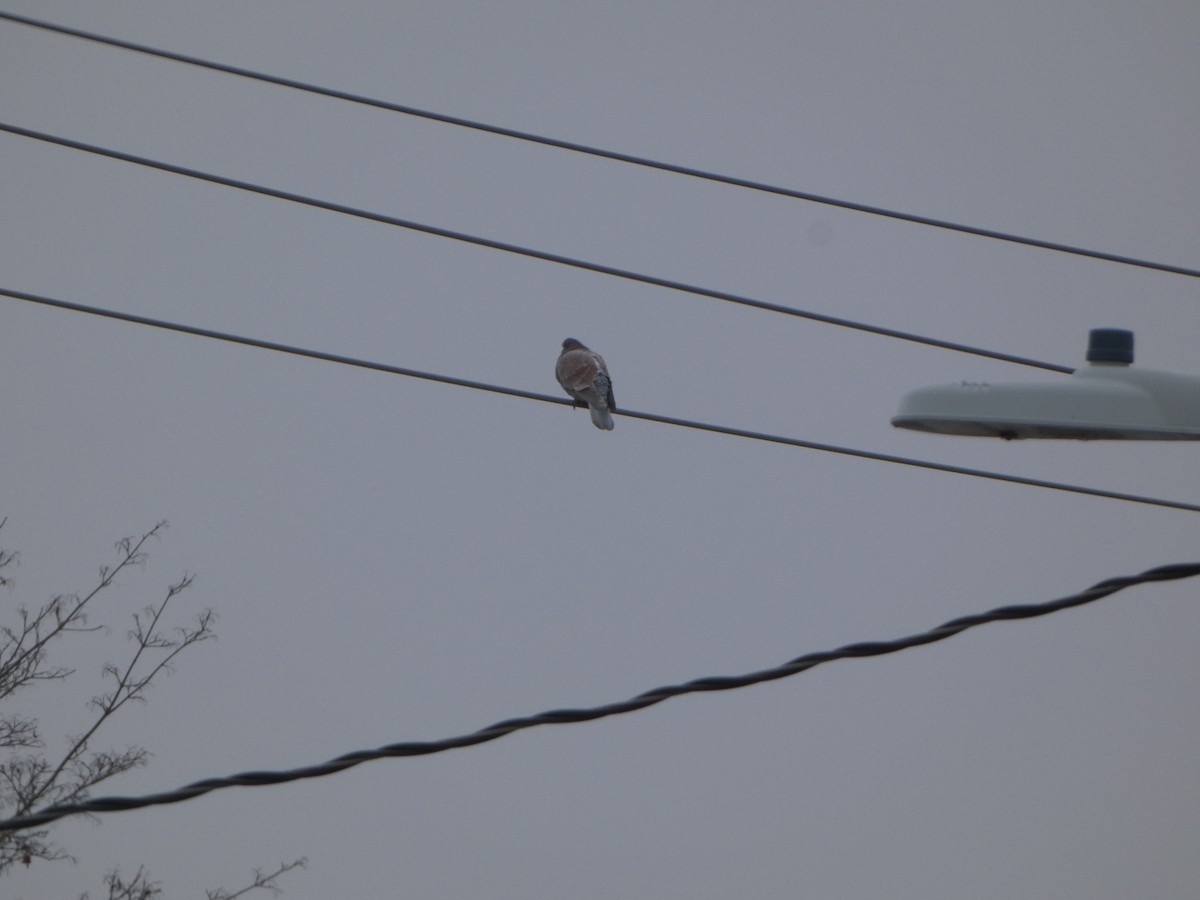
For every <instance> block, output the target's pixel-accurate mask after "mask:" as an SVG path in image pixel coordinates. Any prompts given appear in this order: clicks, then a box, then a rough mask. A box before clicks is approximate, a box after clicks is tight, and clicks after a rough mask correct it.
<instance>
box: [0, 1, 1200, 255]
mask: <svg viewBox="0 0 1200 900" xmlns="http://www.w3.org/2000/svg"><path fill="white" fill-rule="evenodd" d="M0 19H4V20H7V21H9V22H14V23H16V24H19V25H27V26H29V27H30V28H40V29H42V30H44V31H52V32H56V33H58V34H62V35H66V36H68V37H74V38H80V39H82V40H85V41H92V42H94V43H98V44H106V45H108V46H110V47H118V48H120V49H122V50H131V51H133V52H135V53H143V54H146V55H148V56H156V57H159V58H160V59H166V60H171V61H173V62H179V63H185V64H187V65H190V66H200V67H202V68H205V69H211V70H213V71H216V72H223V73H225V74H227V75H236V76H238V77H241V78H250V79H253V80H255V81H262V82H266V83H268V84H274V85H278V86H280V87H286V88H291V89H293V90H297V91H304V92H307V93H310V94H318V95H320V96H323V97H331V98H333V99H335V100H345V101H348V102H350V103H357V104H359V105H362V106H370V107H374V108H376V109H383V110H387V111H389V112H395V113H401V114H403V115H407V116H415V117H418V118H422V119H428V120H430V121H433V122H440V123H442V124H445V125H455V126H457V127H460V128H469V129H472V130H474V131H481V132H486V133H488V134H495V135H499V136H501V137H507V138H513V139H515V140H519V141H527V142H530V143H534V144H542V145H544V146H547V147H555V148H557V149H560V150H569V151H571V152H574V153H585V154H588V155H590V156H596V157H600V158H602V159H609V160H613V161H616V162H623V163H628V164H630V165H634V166H641V167H643V168H647V169H657V170H659V171H662V172H671V173H673V174H675V175H686V176H688V177H690V178H699V179H702V180H704V181H713V182H717V183H719V184H726V185H731V186H733V187H740V188H747V189H749V190H752V191H761V192H763V193H768V194H776V195H779V196H782V197H791V198H793V199H796V200H805V201H808V202H809V203H818V204H822V205H824V206H833V207H837V208H839V209H845V210H850V211H851V212H860V213H866V214H868V215H872V216H882V217H884V218H889V219H896V220H899V221H902V222H911V223H915V224H917V225H927V226H929V227H931V228H940V229H944V230H947V231H956V232H959V233H962V234H970V235H975V236H977V237H984V238H991V239H993V240H997V241H1006V242H1008V243H1013V244H1023V245H1025V246H1028V247H1036V248H1038V249H1041V250H1053V251H1055V252H1058V253H1069V254H1072V255H1075V256H1084V257H1089V258H1091V259H1098V260H1104V261H1106V262H1113V263H1119V264H1120V265H1125V266H1137V267H1140V268H1144V269H1156V270H1158V271H1161V272H1169V273H1172V274H1175V275H1187V276H1189V277H1192V278H1200V269H1192V268H1187V267H1185V266H1176V265H1170V264H1168V263H1159V262H1152V261H1150V260H1146V259H1138V258H1135V257H1132V256H1123V255H1120V254H1116V253H1105V252H1102V251H1099V250H1089V249H1087V248H1085V247H1076V246H1071V245H1069V244H1061V243H1056V242H1054V241H1043V240H1039V239H1038V238H1031V237H1024V236H1022V235H1019V234H1012V233H1009V232H1004V231H995V230H993V229H990V228H979V227H976V226H973V225H963V224H960V223H956V222H950V221H947V220H945V219H935V218H931V217H929V216H921V215H916V214H913V213H906V212H900V211H898V210H894V209H887V208H885V207H881V206H871V205H868V204H865V203H855V202H853V201H850V200H839V199H836V198H834V197H827V196H823V195H821V194H813V193H809V192H807V191H798V190H793V189H792V188H786V187H780V186H779V185H773V184H767V183H765V182H761V181H751V180H749V179H746V178H737V177H734V176H731V175H721V174H719V173H717V172H710V171H705V170H703V169H696V168H692V167H690V166H681V165H676V164H674V163H669V162H662V161H660V160H655V159H650V158H648V157H644V156H635V155H633V154H629V153H620V152H617V151H614V150H605V149H603V148H600V147H594V146H590V145H588V144H581V143H576V142H574V141H565V140H561V139H559V138H553V137H547V136H545V135H539V134H534V133H532V132H528V131H518V130H517V129H514V128H505V127H503V126H500V125H489V124H487V123H485V122H479V121H476V120H473V119H465V118H461V117H459V116H451V115H446V114H444V113H438V112H432V111H430V110H426V109H419V108H417V107H415V106H406V105H404V104H400V103H391V102H389V101H386V100H379V99H376V98H373V97H367V96H364V95H362V94H354V93H350V92H348V91H341V90H336V89H333V88H326V87H321V86H320V85H316V84H311V83H308V82H304V81H297V80H295V79H292V78H282V77H280V76H278V75H269V74H267V73H265V72H258V71H255V70H253V69H245V68H241V67H240V66H231V65H226V64H225V63H219V62H214V61H212V60H208V59H202V58H201V57H198V56H188V55H186V54H183V53H174V52H171V51H169V50H161V49H158V48H156V47H151V46H148V45H146V44H138V43H134V42H133V41H125V40H121V39H119V38H113V37H106V36H105V35H100V34H96V33H94V32H90V31H83V30H81V29H76V28H68V27H66V26H63V25H56V24H54V23H52V22H45V21H42V20H39V19H31V18H27V17H26V16H18V15H15V14H13V13H8V12H0Z"/></svg>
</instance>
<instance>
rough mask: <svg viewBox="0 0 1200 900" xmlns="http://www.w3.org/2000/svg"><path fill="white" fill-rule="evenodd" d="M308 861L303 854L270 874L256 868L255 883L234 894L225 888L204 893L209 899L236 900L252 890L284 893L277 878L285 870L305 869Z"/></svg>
mask: <svg viewBox="0 0 1200 900" xmlns="http://www.w3.org/2000/svg"><path fill="white" fill-rule="evenodd" d="M307 863H308V860H307V859H305V858H304V857H303V856H302V857H300V858H299V859H297V860H295V861H294V862H290V863H282V864H280V866H279V868H278V869H276V870H275V871H274V872H272V873H270V874H269V875H264V874H263V873H262V871H261V870H259V869H255V870H254V883H253V884H249V885H247V886H246V887H244V888H242V889H241V890H240V891H235V892H234V893H232V894H231V893H229V892H228V891H226V890H225V889H224V888H217V889H216V890H215V891H205V892H204V893H205V895H206V896H207V900H235V898H237V897H241V896H242V895H243V894H248V893H250V892H251V891H257V890H266V891H270V892H271V893H272V894H276V895H278V894H280V893H282V889H281V888H280V887H279V885H277V884H276V883H275V879H276V878H278V877H279V876H280V875H282V874H283V873H284V872H290V871H291V870H292V869H296V868H300V869H303V868H304V867H305V865H307Z"/></svg>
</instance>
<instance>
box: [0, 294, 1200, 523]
mask: <svg viewBox="0 0 1200 900" xmlns="http://www.w3.org/2000/svg"><path fill="white" fill-rule="evenodd" d="M0 296H5V297H11V298H12V299H14V300H23V301H26V302H28V303H35V304H38V305H41V306H49V307H53V308H56V309H63V310H68V311H71V312H81V313H87V314H88V315H93V316H99V317H101V318H106V319H115V320H117V321H120V322H129V323H132V324H136V325H147V326H149V327H151V328H160V329H163V330H166V331H174V332H178V333H180V334H189V335H193V336H196V337H206V338H211V339H213V340H218V341H224V342H226V343H232V344H242V345H244V346H247V347H256V348H258V349H261V350H274V351H276V352H279V353H287V354H291V355H293V356H301V357H307V358H308V359H318V360H323V361H325V362H332V363H337V364H339V365H345V366H355V367H357V368H361V369H372V370H375V371H377V372H385V373H387V374H390V375H403V376H406V377H408V378H418V379H422V380H425V381H435V382H438V383H441V384H450V385H455V386H457V387H465V388H471V389H473V390H478V391H488V392H490V393H494V394H506V395H508V396H510V397H521V398H523V399H526V400H538V401H540V402H542V403H557V404H560V405H565V406H571V405H573V403H572V401H571V400H568V399H566V398H563V397H552V396H549V395H547V394H540V393H537V392H535V391H525V390H521V389H519V388H511V387H504V386H503V385H498V384H489V383H487V382H482V381H471V380H469V379H466V378H457V377H454V376H450V375H438V374H435V373H432V372H422V371H420V370H417V369H409V368H405V367H403V366H394V365H390V364H388V363H380V362H372V361H370V360H366V359H358V358H356V357H353V356H343V355H340V354H336V353H326V352H323V351H320V350H308V349H305V348H303V347H296V346H293V345H291V344H283V343H279V342H276V341H266V340H260V339H258V338H252V337H246V336H244V335H238V334H232V333H229V332H223V331H215V330H213V329H210V328H198V327H195V326H192V325H183V324H180V323H178V322H169V321H166V320H164V319H155V318H151V317H149V316H139V315H135V314H133V313H125V312H120V311H118V310H113V309H105V308H103V307H98V306H88V305H85V304H82V303H74V302H71V301H68V300H57V299H54V298H51V297H45V296H41V295H39V294H31V293H28V292H26V291H18V290H12V289H10V288H4V287H0ZM614 412H616V414H617V415H621V416H625V417H627V418H631V419H643V420H645V421H647V422H658V423H660V424H663V425H676V426H679V427H681V428H691V429H695V430H697V431H708V432H712V433H714V434H726V435H730V436H732V437H740V438H747V439H749V440H755V441H764V442H767V443H773V444H784V445H787V446H791V447H799V448H802V449H805V450H819V451H821V452H824V453H834V454H838V455H842V456H853V457H858V458H859V459H870V460H875V461H877V462H887V463H894V464H896V465H902V466H911V467H915V468H921V469H931V470H933V471H938V472H949V473H951V474H955V475H968V476H971V477H975V478H986V479H989V480H992V481H1001V482H1007V483H1010V484H1021V485H1026V486H1028V487H1037V488H1046V489H1048V490H1055V491H1065V492H1068V493H1073V494H1085V495H1088V496H1092V497H1100V498H1103V499H1106V500H1124V501H1127V502H1130V503H1141V504H1145V505H1148V506H1160V507H1166V508H1169V509H1180V510H1185V511H1187V512H1200V505H1197V504H1194V503H1184V502H1182V501H1179V500H1166V499H1160V498H1155V497H1145V496H1141V495H1139V494H1127V493H1121V492H1118V491H1108V490H1103V489H1101V488H1090V487H1083V486H1081V485H1074V484H1065V483H1062V482H1056V481H1045V480H1043V479H1039V478H1025V477H1023V476H1020V475H1007V474H1004V473H1002V472H990V471H987V470H986V469H972V468H967V467H965V466H953V465H948V464H946V463H938V462H931V461H929V460H923V459H913V458H910V457H904V456H894V455H891V454H887V453H875V452H873V451H870V450H857V449H855V448H853V447H842V446H838V445H836V444H824V443H819V442H816V441H806V440H802V439H800V438H792V437H785V436H783V435H777V434H767V433H765V432H760V431H751V430H749V429H744V428H733V427H731V426H727V425H715V424H711V423H708V422H697V421H694V420H691V419H681V418H676V417H674V416H664V415H658V414H656V413H646V412H638V411H636V410H631V409H624V408H623V409H620V410H615V411H614Z"/></svg>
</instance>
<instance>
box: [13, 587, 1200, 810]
mask: <svg viewBox="0 0 1200 900" xmlns="http://www.w3.org/2000/svg"><path fill="white" fill-rule="evenodd" d="M1196 575H1200V563H1181V564H1177V565H1169V566H1161V567H1159V568H1155V569H1150V570H1149V571H1146V572H1143V573H1142V574H1140V575H1132V576H1124V577H1120V578H1109V579H1107V580H1106V581H1101V582H1100V583H1098V584H1095V585H1093V586H1092V587H1090V588H1088V589H1087V590H1085V591H1082V592H1080V593H1078V594H1072V595H1071V596H1069V597H1064V598H1062V599H1060V600H1052V601H1050V602H1048V603H1040V604H1027V605H1021V606H1002V607H999V608H998V609H993V610H991V611H990V612H985V613H978V614H976V615H970V616H963V617H961V618H958V619H952V620H950V621H949V622H946V623H945V624H943V625H939V626H938V627H937V628H934V629H931V630H930V631H926V632H923V633H921V634H914V635H911V636H909V637H902V638H898V639H895V640H889V641H868V642H864V643H859V644H847V645H846V646H844V647H840V648H838V649H837V650H824V651H817V652H815V653H806V654H805V655H803V656H798V657H796V658H795V659H793V660H791V661H789V662H786V663H784V664H783V665H780V666H775V667H774V668H770V669H762V670H760V671H757V672H750V673H747V674H745V675H732V676H716V677H710V678H697V679H695V680H694V681H688V682H685V683H683V684H673V685H667V686H665V687H660V688H655V689H654V690H650V691H646V692H644V693H641V694H638V695H637V696H636V697H632V698H630V699H629V700H625V701H621V702H617V703H610V704H607V705H604V706H593V707H590V708H583V709H555V710H549V711H547V712H543V713H539V714H537V715H533V716H524V717H521V718H515V719H505V720H504V721H502V722H497V723H496V724H494V725H489V726H488V727H487V728H481V729H480V730H479V731H473V732H471V733H469V734H463V735H458V736H456V737H450V738H443V739H442V740H436V741H406V742H403V743H397V744H389V745H387V746H385V747H380V748H378V749H376V750H358V751H356V752H353V753H347V754H345V755H343V756H339V757H337V758H336V759H331V760H329V761H328V762H325V763H320V764H318V765H314V766H306V767H304V768H300V769H286V770H283V771H258V772H242V773H240V774H238V775H230V776H228V777H226V778H207V779H205V780H204V781H197V782H195V783H193V784H189V785H187V786H186V787H182V788H179V789H178V790H174V791H165V792H163V793H159V794H147V795H145V796H141V797H99V798H96V799H94V800H85V801H83V802H81V803H64V804H60V805H58V806H50V807H47V808H46V809H43V810H41V811H39V812H36V813H32V814H30V815H25V816H17V817H15V818H11V819H6V820H3V821H0V832H9V831H17V830H20V829H23V828H35V827H38V826H41V825H46V824H48V823H50V822H53V821H55V820H57V819H61V818H62V817H63V816H69V815H76V814H79V813H101V812H118V811H120V810H127V809H140V808H142V807H146V806H160V805H163V804H167V803H179V802H180V801H183V800H191V799H192V798H193V797H199V796H201V795H202V794H207V793H209V792H210V791H215V790H218V789H220V788H227V787H253V786H263V785H269V784H283V783H285V782H289V781H299V780H301V779H305V778H321V777H324V776H326V775H333V774H335V773H337V772H341V771H343V770H345V769H350V768H353V767H354V766H357V765H360V764H361V763H365V762H371V761H373V760H377V759H390V758H403V757H410V756H428V755H430V754H433V753H443V752H445V751H447V750H455V749H457V748H460V747H471V746H474V745H476V744H483V743H487V742H488V741H494V740H496V739H497V738H502V737H505V736H507V735H510V734H512V733H513V732H515V731H522V730H524V729H527V728H534V727H535V726H538V725H569V724H573V723H577V722H590V721H593V720H595V719H604V718H607V717H608V716H616V715H622V714H624V713H630V712H635V711H637V710H640V709H645V708H646V707H649V706H654V705H655V704H658V703H662V702H663V701H664V700H669V699H670V698H671V697H679V696H682V695H684V694H697V693H706V692H711V691H728V690H733V689H735V688H743V687H749V686H750V685H755V684H762V683H763V682H767V681H775V680H778V679H780V678H788V677H790V676H792V675H798V674H800V673H801V672H806V671H808V670H809V669H812V668H815V667H816V666H819V665H821V664H822V663H827V662H832V661H833V660H837V659H863V658H866V657H870V656H885V655H887V654H890V653H897V652H899V651H900V650H906V649H908V648H910V647H919V646H922V645H924V644H932V643H935V642H937V641H944V640H945V639H946V638H949V637H953V636H954V635H956V634H961V633H962V632H964V631H967V630H968V629H971V628H975V627H977V626H979V625H984V624H987V623H989V622H1009V621H1014V620H1017V619H1033V618H1037V617H1038V616H1045V615H1049V614H1050V613H1054V612H1059V611H1061V610H1064V609H1070V608H1072V607H1076V606H1083V605H1084V604H1087V603H1094V602H1095V601H1097V600H1100V599H1101V598H1103V597H1107V596H1109V595H1111V594H1115V593H1116V592H1117V591H1120V590H1124V589H1125V588H1127V587H1131V586H1133V585H1136V584H1145V583H1149V582H1159V581H1172V580H1176V579H1180V578H1192V577H1194V576H1196Z"/></svg>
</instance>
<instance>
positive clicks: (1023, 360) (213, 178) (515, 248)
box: [0, 122, 1073, 374]
mask: <svg viewBox="0 0 1200 900" xmlns="http://www.w3.org/2000/svg"><path fill="white" fill-rule="evenodd" d="M0 131H4V132H8V133H9V134H14V135H17V136H19V137H25V138H30V139H32V140H35V141H44V142H46V143H50V144H57V145H58V146H61V147H67V148H69V149H72V150H80V151H82V152H84V153H91V154H95V155H97V156H104V157H107V158H109V159H115V160H119V161H121V162H127V163H132V164H134V165H138V166H145V167H148V168H151V169H157V170H159V171H162V172H168V173H170V174H172V175H182V176H184V177H187V178H194V179H197V180H199V181H206V182H209V183H210V184H218V185H221V186H223V187H230V188H234V189H236V190H241V191H249V192H251V193H255V194H261V195H263V196H266V197H273V198H275V199H277V200H286V201H288V202H290V203H299V204H302V205H304V206H310V207H314V208H316V209H322V210H325V211H327V212H334V213H339V214H341V215H346V216H353V217H355V218H359V219H367V220H369V221H372V222H380V223H382V224H384V225H393V226H395V227H397V228H404V229H408V230H410V231H416V232H420V233H422V234H428V235H433V236H434V237H441V238H447V239H449V240H452V241H459V242H462V243H466V244H473V245H475V246H477V247H486V248H488V249H490V250H499V251H501V252H504V253H513V254H516V255H518V256H525V257H528V258H530V259H537V260H541V261H542V262H550V263H555V264H556V265H562V266H568V267H571V268H575V269H583V270H585V271H588V272H596V273H598V274H601V275H610V276H612V277H614V278H621V279H624V280H626V281H635V282H638V283H640V284H649V285H653V286H655V287H662V288H667V289H669V290H673V291H680V292H682V293H686V294H694V295H696V296H699V297H708V298H710V299H713V300H721V301H724V302H726V303H735V304H738V305H740V306H748V307H752V308H754V309H762V310H767V311H768V312H776V313H782V314H784V315H789V316H795V317H797V318H801V319H808V320H810V321H813V322H821V323H823V324H826V325H834V326H837V327H839V328H849V329H853V330H855V331H863V332H867V333H869V334H876V335H880V336H882V337H888V338H895V339H896V340H901V341H909V342H911V343H914V344H922V345H925V346H928V347H938V348H940V349H942V350H953V351H955V352H958V353H969V354H971V355H974V356H982V357H986V358H988V359H995V360H999V361H1001V362H1008V363H1014V364H1016V365H1022V366H1030V367H1033V368H1038V369H1048V370H1049V371H1052V372H1061V373H1065V374H1070V373H1071V372H1072V371H1073V370H1072V369H1071V368H1070V367H1068V366H1063V365H1058V364H1057V363H1048V362H1042V361H1040V360H1036V359H1030V358H1028V357H1024V356H1014V355H1012V354H1009V353H999V352H997V351H994V350H985V349H983V348H980V347H972V346H969V345H967V344H959V343H955V342H953V341H944V340H941V339H939V338H931V337H926V336H924V335H919V334H914V333H912V332H908V331H899V330H897V329H894V328H884V327H882V326H879V325H870V324H868V323H866V322H859V321H855V320H853V319H844V318H840V317H838V316H828V315H825V314H823V313H815V312H810V311H808V310H803V309H798V308H796V307H794V306H784V305H782V304H779V303H770V302H768V301H766V300H756V299H754V298H753V297H746V296H743V295H741V294H732V293H729V292H727V291H717V290H713V289H711V288H705V287H699V286H697V285H694V284H687V283H685V282H682V281H675V280H673V279H669V278H659V277H658V276H656V275H645V274H642V273H639V272H633V271H631V270H629V269H622V268H618V267H616V266H608V265H604V264H602V263H595V262H588V261H587V260H583V259H578V258H576V257H572V256H563V255H561V254H558V253H550V252H548V251H545V250H537V249H534V248H532V247H524V246H521V245H518V244H510V243H506V242H504V241H497V240H493V239H491V238H485V237H480V236H478V235H472V234H466V233H465V232H461V231H453V230H451V229H448V228H439V227H438V226H436V225H426V224H423V223H420V222H414V221H412V220H410V219H401V218H397V217H395V216H389V215H385V214H384V213H377V212H371V211H370V210H365V209H359V208H356V207H353V206H345V205H343V204H341V203H332V202H330V201H327V200H319V199H317V198H315V197H309V196H306V195H304V194H295V193H292V192H290V191H281V190H277V189H275V188H271V187H266V186H264V185H261V184H254V183H252V182H248V181H239V180H237V179H235V178H226V177H225V176H223V175H214V174H212V173H209V172H201V171H199V170H198V169H191V168H187V167H185V166H177V165H175V164H173V163H167V162H161V161H159V160H154V159H150V158H148V157H144V156H137V155H135V154H132V153H124V152H122V151H120V150H112V149H109V148H106V147H99V146H97V145H95V144H88V143H85V142H82V141H74V140H71V139H70V138H64V137H59V136H57V135H52V134H45V133H43V132H39V131H32V130H30V129H28V128H21V127H20V126H17V125H9V124H6V123H3V122H0Z"/></svg>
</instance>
